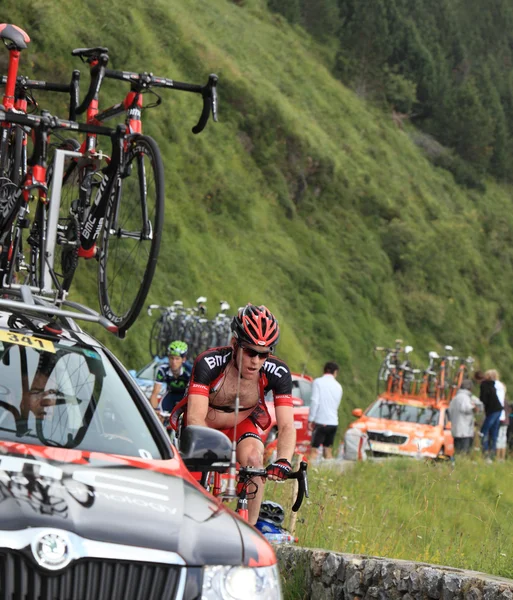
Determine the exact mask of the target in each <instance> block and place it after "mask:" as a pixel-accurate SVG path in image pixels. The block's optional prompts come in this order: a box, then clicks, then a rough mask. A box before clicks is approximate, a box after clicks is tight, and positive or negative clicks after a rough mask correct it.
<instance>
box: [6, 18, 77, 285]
mask: <svg viewBox="0 0 513 600" xmlns="http://www.w3.org/2000/svg"><path fill="white" fill-rule="evenodd" d="M0 39H2V40H3V41H4V43H5V45H6V47H7V49H8V51H9V63H8V74H7V75H6V76H5V75H3V76H1V78H0V83H1V84H2V85H5V92H4V95H3V99H2V102H3V104H2V106H3V107H4V108H5V110H6V111H8V112H13V113H17V114H27V113H28V107H29V105H30V106H31V109H32V110H34V109H35V108H37V106H38V104H37V101H36V100H35V98H34V96H33V94H32V93H31V90H44V91H50V92H64V93H67V94H69V96H70V120H72V119H73V116H74V107H75V102H76V99H77V98H78V84H79V78H80V72H79V71H73V74H72V78H71V82H70V83H69V84H61V83H49V82H46V81H40V80H31V79H28V78H27V77H25V76H21V75H18V66H19V59H20V53H21V51H22V50H24V49H26V48H27V44H28V43H29V42H30V38H29V36H28V35H27V34H26V33H25V32H24V31H23V30H22V29H20V28H19V27H17V26H16V25H10V24H6V23H3V24H1V25H0ZM27 141H28V135H27V131H26V128H25V127H23V126H22V125H19V124H13V123H7V122H5V121H4V122H3V123H2V124H1V127H0V202H1V205H2V212H1V218H0V247H1V258H0V270H1V271H4V269H2V266H3V265H4V264H5V262H6V254H12V253H13V252H19V253H20V256H18V257H17V261H16V264H17V267H18V269H17V275H18V278H21V277H22V272H24V271H30V266H29V265H27V264H26V263H25V258H24V256H23V255H22V251H21V242H20V243H19V244H18V246H14V245H13V237H12V225H13V221H14V219H15V218H16V215H17V214H18V211H19V210H20V209H21V208H22V204H23V201H25V206H24V207H23V210H21V213H20V215H19V223H20V225H21V228H23V229H26V228H27V227H28V219H27V218H26V215H27V214H28V212H29V210H28V206H27V203H28V200H29V191H30V189H33V188H37V187H40V188H41V189H42V186H43V185H44V184H45V178H44V174H45V172H44V171H42V170H40V169H38V167H37V166H36V167H35V168H34V169H33V170H32V181H31V182H29V183H27V182H25V177H26V175H27V171H28V161H27ZM22 183H23V184H25V190H24V193H23V196H22V195H20V194H18V195H17V194H16V193H15V192H16V191H17V188H18V187H19V186H20V185H21V184H22ZM30 186H32V187H30ZM3 275H4V272H2V273H1V279H3ZM11 275H12V273H11ZM32 279H33V276H32V275H31V273H30V272H29V274H28V276H27V282H28V283H30V282H31V280H32Z"/></svg>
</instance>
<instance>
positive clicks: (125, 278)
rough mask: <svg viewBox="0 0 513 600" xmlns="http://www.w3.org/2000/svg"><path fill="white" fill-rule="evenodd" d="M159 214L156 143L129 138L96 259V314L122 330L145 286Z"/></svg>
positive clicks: (160, 179)
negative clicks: (97, 304)
mask: <svg viewBox="0 0 513 600" xmlns="http://www.w3.org/2000/svg"><path fill="white" fill-rule="evenodd" d="M163 218H164V168H163V165H162V159H161V157H160V152H159V149H158V146H157V144H156V143H155V141H154V140H152V139H151V138H149V137H147V136H137V137H135V138H133V139H132V142H131V145H130V148H129V150H128V152H127V155H126V166H125V168H124V169H123V172H122V173H119V172H118V174H117V181H116V185H115V186H114V192H113V194H112V196H111V198H110V200H109V203H108V206H107V211H106V215H105V221H104V224H103V234H102V239H101V244H100V257H99V262H98V292H99V298H100V309H101V312H102V314H103V315H104V316H105V317H107V318H108V319H109V320H111V321H112V322H113V323H115V324H116V325H117V326H118V327H119V329H120V331H121V332H124V331H126V330H127V329H128V328H129V327H130V326H131V325H132V324H133V323H134V321H135V320H136V318H137V316H138V315H139V313H140V311H141V309H142V307H143V304H144V301H145V300H146V296H147V294H148V291H149V289H150V285H151V281H152V279H153V275H154V273H155V267H156V264H157V258H158V254H159V248H160V238H161V234H162V224H163Z"/></svg>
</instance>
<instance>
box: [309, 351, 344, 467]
mask: <svg viewBox="0 0 513 600" xmlns="http://www.w3.org/2000/svg"><path fill="white" fill-rule="evenodd" d="M338 371H339V366H338V365H337V363H335V362H327V363H326V364H325V365H324V375H323V376H322V377H318V378H317V379H315V380H314V382H313V385H312V400H311V405H310V414H309V416H308V421H309V425H308V426H309V429H310V430H313V434H312V443H311V448H310V454H309V456H310V460H315V459H316V458H317V454H318V448H319V446H321V445H322V447H323V453H324V458H333V452H332V446H333V441H334V439H335V434H336V433H337V427H338V407H339V405H340V401H341V400H342V386H341V385H340V383H339V382H338V381H337V380H336V377H337V375H338Z"/></svg>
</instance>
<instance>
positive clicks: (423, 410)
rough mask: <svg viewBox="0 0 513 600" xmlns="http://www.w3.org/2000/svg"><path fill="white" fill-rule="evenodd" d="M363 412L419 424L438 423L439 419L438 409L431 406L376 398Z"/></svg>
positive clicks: (381, 417) (375, 416)
mask: <svg viewBox="0 0 513 600" xmlns="http://www.w3.org/2000/svg"><path fill="white" fill-rule="evenodd" d="M365 414H366V415H367V416H368V417H373V418H377V419H390V420H391V421H404V422H406V423H418V424H419V425H438V423H439V419H440V411H439V410H438V409H436V408H433V407H431V406H412V405H410V404H400V403H395V402H387V401H386V400H378V401H377V402H375V403H374V404H373V405H372V406H370V407H369V408H368V409H367V411H366V413H365Z"/></svg>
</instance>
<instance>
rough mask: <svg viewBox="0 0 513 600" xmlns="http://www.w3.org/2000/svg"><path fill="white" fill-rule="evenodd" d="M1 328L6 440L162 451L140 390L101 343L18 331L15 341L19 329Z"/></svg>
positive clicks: (134, 452) (153, 454)
mask: <svg viewBox="0 0 513 600" xmlns="http://www.w3.org/2000/svg"><path fill="white" fill-rule="evenodd" d="M2 333H3V334H5V335H2V339H3V340H4V341H0V440H4V441H12V442H19V443H27V444H36V445H42V446H50V447H54V448H74V449H77V450H88V451H97V452H106V453H112V454H123V455H128V456H138V457H143V458H161V454H160V452H159V450H158V447H157V444H156V443H155V440H154V439H153V437H152V435H151V432H150V430H149V429H148V427H147V425H146V423H145V422H144V419H143V417H142V415H141V413H140V412H139V410H138V408H137V406H136V403H135V401H134V398H133V397H132V396H131V395H130V392H129V390H128V389H127V386H126V384H125V383H124V382H123V380H122V379H121V377H120V376H119V374H118V373H117V371H116V370H115V369H114V367H113V365H112V364H111V362H110V360H109V358H108V357H107V355H106V354H105V353H104V352H103V351H102V350H101V349H100V348H92V347H86V348H85V347H82V346H79V345H78V344H76V343H75V342H72V341H69V342H68V341H66V340H63V341H62V342H59V343H58V344H54V343H53V342H51V341H49V340H45V339H42V338H41V339H38V338H36V337H34V336H21V335H19V334H17V335H15V340H16V343H9V342H8V341H7V340H8V339H9V336H12V334H10V333H9V332H5V331H3V332H2ZM24 340H25V341H24ZM23 344H27V345H23Z"/></svg>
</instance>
